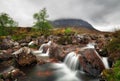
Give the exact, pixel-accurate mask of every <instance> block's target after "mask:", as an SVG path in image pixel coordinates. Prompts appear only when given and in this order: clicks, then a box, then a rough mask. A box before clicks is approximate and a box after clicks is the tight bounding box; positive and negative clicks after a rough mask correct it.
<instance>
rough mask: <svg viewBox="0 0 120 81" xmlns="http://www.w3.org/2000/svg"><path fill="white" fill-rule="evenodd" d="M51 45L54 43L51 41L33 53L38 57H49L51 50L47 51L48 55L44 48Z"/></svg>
mask: <svg viewBox="0 0 120 81" xmlns="http://www.w3.org/2000/svg"><path fill="white" fill-rule="evenodd" d="M51 43H52V42H51V41H49V42H48V43H46V44H42V45H41V46H40V48H39V50H37V51H33V52H32V53H33V54H34V55H37V56H49V48H48V49H47V52H46V53H43V47H45V46H50V45H51Z"/></svg>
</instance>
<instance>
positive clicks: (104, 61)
mask: <svg viewBox="0 0 120 81" xmlns="http://www.w3.org/2000/svg"><path fill="white" fill-rule="evenodd" d="M102 61H103V63H104V66H105V68H106V69H109V68H110V67H109V64H108V58H107V57H102Z"/></svg>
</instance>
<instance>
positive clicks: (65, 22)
mask: <svg viewBox="0 0 120 81" xmlns="http://www.w3.org/2000/svg"><path fill="white" fill-rule="evenodd" d="M52 25H53V26H54V27H80V28H87V29H90V30H96V29H95V28H94V27H93V26H92V25H91V24H89V23H88V22H87V21H84V20H82V19H57V20H54V21H52Z"/></svg>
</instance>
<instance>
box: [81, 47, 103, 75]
mask: <svg viewBox="0 0 120 81" xmlns="http://www.w3.org/2000/svg"><path fill="white" fill-rule="evenodd" d="M79 54H80V57H79V61H80V65H81V66H82V67H83V70H84V71H85V72H86V73H88V74H89V75H92V76H98V75H100V73H101V72H102V71H103V70H104V69H105V66H104V64H103V62H102V60H101V57H100V56H99V54H97V52H96V51H95V50H94V49H84V50H82V51H81V52H79Z"/></svg>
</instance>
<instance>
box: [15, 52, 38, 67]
mask: <svg viewBox="0 0 120 81" xmlns="http://www.w3.org/2000/svg"><path fill="white" fill-rule="evenodd" d="M34 63H37V59H36V56H35V55H33V54H25V53H21V54H19V55H18V57H15V64H17V65H18V66H28V65H32V64H34Z"/></svg>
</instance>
